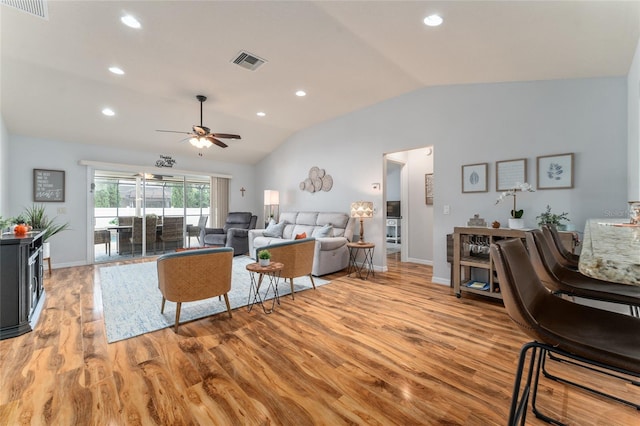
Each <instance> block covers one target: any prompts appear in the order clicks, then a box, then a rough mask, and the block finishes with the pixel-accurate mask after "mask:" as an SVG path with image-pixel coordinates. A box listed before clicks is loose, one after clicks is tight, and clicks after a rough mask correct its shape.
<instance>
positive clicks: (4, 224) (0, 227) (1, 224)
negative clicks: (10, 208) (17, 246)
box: [0, 216, 11, 236]
mask: <svg viewBox="0 0 640 426" xmlns="http://www.w3.org/2000/svg"><path fill="white" fill-rule="evenodd" d="M9 225H11V219H3V218H2V216H0V236H2V233H4V231H5V229H7V228H8V227H9Z"/></svg>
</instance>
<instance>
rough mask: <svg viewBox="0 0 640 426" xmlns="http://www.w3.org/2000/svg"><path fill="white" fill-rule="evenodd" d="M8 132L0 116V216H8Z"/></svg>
mask: <svg viewBox="0 0 640 426" xmlns="http://www.w3.org/2000/svg"><path fill="white" fill-rule="evenodd" d="M8 210H9V132H8V131H7V128H6V126H5V124H4V120H3V119H2V116H0V216H2V217H4V218H5V219H6V218H8V217H9V213H8Z"/></svg>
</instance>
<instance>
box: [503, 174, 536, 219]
mask: <svg viewBox="0 0 640 426" xmlns="http://www.w3.org/2000/svg"><path fill="white" fill-rule="evenodd" d="M518 191H520V192H534V189H533V188H532V187H531V185H529V184H528V183H526V182H525V183H520V182H516V184H515V186H514V187H513V188H511V189H509V190H507V191H505V192H503V193H502V194H500V196H499V197H498V199H497V200H496V204H498V203H499V202H500V201H502V200H503V199H505V198H507V197H513V210H511V217H510V218H509V228H511V229H522V228H524V220H523V219H522V215H524V210H523V209H520V210H518V209H517V207H516V195H517V193H518Z"/></svg>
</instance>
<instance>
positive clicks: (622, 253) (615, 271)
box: [578, 219, 640, 286]
mask: <svg viewBox="0 0 640 426" xmlns="http://www.w3.org/2000/svg"><path fill="white" fill-rule="evenodd" d="M578 268H579V270H580V272H581V273H583V274H585V275H587V276H590V277H593V278H597V279H599V280H603V281H609V282H615V283H621V284H630V285H637V286H640V225H638V224H632V223H630V222H629V220H628V219H627V220H625V219H589V220H587V222H586V224H585V228H584V235H583V243H582V251H581V252H580V260H579V262H578Z"/></svg>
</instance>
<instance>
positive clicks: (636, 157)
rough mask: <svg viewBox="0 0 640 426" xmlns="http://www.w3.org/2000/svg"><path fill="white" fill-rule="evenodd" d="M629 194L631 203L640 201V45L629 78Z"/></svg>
mask: <svg viewBox="0 0 640 426" xmlns="http://www.w3.org/2000/svg"><path fill="white" fill-rule="evenodd" d="M627 108H628V123H627V129H628V130H627V133H628V135H627V137H628V145H627V167H628V177H627V186H628V189H627V194H628V198H629V201H638V200H640V43H638V45H637V46H636V53H635V55H634V57H633V62H632V63H631V68H630V69H629V75H628V76H627Z"/></svg>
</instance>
